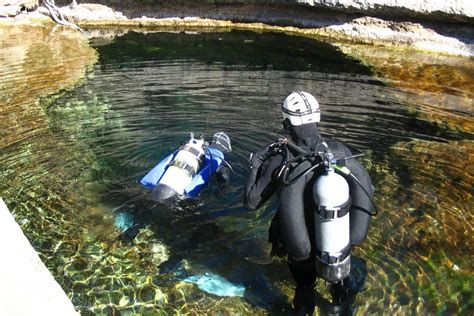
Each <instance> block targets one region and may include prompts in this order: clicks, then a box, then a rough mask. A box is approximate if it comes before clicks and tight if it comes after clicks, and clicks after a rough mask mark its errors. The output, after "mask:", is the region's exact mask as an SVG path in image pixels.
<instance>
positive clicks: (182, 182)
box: [152, 133, 204, 200]
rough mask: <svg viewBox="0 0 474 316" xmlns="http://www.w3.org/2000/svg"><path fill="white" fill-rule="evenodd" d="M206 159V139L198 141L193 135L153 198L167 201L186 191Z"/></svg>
mask: <svg viewBox="0 0 474 316" xmlns="http://www.w3.org/2000/svg"><path fill="white" fill-rule="evenodd" d="M203 157H204V139H202V138H201V139H196V138H194V135H193V134H192V133H191V137H190V139H189V141H188V142H187V143H186V144H184V145H182V146H181V147H180V149H179V151H178V152H177V154H176V155H175V157H174V158H173V160H172V161H171V162H170V164H169V167H168V168H167V170H166V172H165V173H164V174H163V177H162V178H161V180H160V182H159V183H158V184H157V185H156V187H155V188H154V189H153V193H152V195H153V197H154V198H155V199H158V200H166V199H167V198H170V197H172V196H174V195H176V194H184V190H185V189H186V188H187V187H188V185H189V184H190V183H191V182H192V181H193V177H194V175H195V174H196V172H197V171H198V170H199V168H200V166H201V164H202V162H203Z"/></svg>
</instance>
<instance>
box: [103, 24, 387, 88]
mask: <svg viewBox="0 0 474 316" xmlns="http://www.w3.org/2000/svg"><path fill="white" fill-rule="evenodd" d="M97 49H98V51H99V59H100V61H99V64H101V65H102V67H107V65H108V64H111V65H114V66H115V67H127V64H129V65H133V64H134V63H137V62H140V61H147V62H151V61H154V60H155V61H156V60H180V59H182V60H197V61H200V62H203V63H206V64H223V65H224V67H223V69H224V70H226V69H228V70H230V69H232V68H234V67H237V68H242V67H245V69H246V70H266V69H269V70H285V71H317V72H322V73H333V74H337V73H353V74H359V75H370V74H371V70H370V69H369V68H368V67H367V66H364V65H362V64H361V63H360V62H358V61H356V60H354V59H351V58H349V57H348V56H347V55H345V54H344V53H342V52H341V51H340V50H338V49H337V48H336V47H335V46H333V45H331V44H328V43H324V42H319V41H315V40H313V39H308V38H300V37H295V36H288V35H283V34H279V33H264V34H257V33H255V32H250V31H247V32H245V31H230V32H221V33H197V32H189V31H187V32H185V31H182V32H178V33H166V32H159V33H158V32H157V33H148V34H142V33H135V32H130V33H128V34H126V35H125V36H123V37H122V38H118V39H116V40H115V41H114V42H113V43H111V44H110V45H106V46H100V47H98V48H97ZM136 66H140V65H139V64H137V65H136ZM374 83H375V81H374ZM379 84H380V83H379Z"/></svg>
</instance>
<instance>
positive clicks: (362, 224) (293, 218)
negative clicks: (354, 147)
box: [244, 131, 373, 285]
mask: <svg viewBox="0 0 474 316" xmlns="http://www.w3.org/2000/svg"><path fill="white" fill-rule="evenodd" d="M306 134H308V133H306ZM292 135H293V136H298V135H295V133H292ZM310 135H311V136H310V137H306V138H304V139H301V138H297V137H293V140H294V141H295V142H296V144H297V145H298V146H299V147H301V148H302V149H304V150H306V151H316V152H318V151H324V150H325V149H327V148H326V147H325V146H324V145H323V141H324V142H325V143H327V145H328V147H329V148H330V150H331V152H332V153H333V154H334V156H335V158H336V159H338V158H343V157H349V156H351V155H352V154H351V151H350V150H349V148H347V147H346V146H345V145H344V144H343V143H341V142H339V141H336V140H331V139H324V138H322V137H321V135H320V134H319V133H317V132H316V133H314V131H313V132H312V133H310ZM288 155H289V157H287V156H288ZM296 155H298V153H296V152H292V151H291V149H288V150H276V149H275V148H273V147H271V146H270V147H266V148H264V149H262V150H260V151H258V152H257V153H255V154H254V157H253V158H252V159H251V162H250V163H251V170H250V174H249V177H248V180H247V183H246V186H245V197H244V204H245V206H246V207H247V208H248V209H250V210H255V209H257V208H258V207H260V206H261V205H262V204H263V203H264V202H265V201H267V200H268V199H269V198H270V197H271V196H272V195H273V194H274V193H275V192H277V193H278V196H279V198H280V207H279V210H278V212H277V213H276V215H275V217H274V219H273V220H272V224H271V227H270V236H269V239H270V241H271V242H272V243H273V250H272V252H274V253H276V254H278V252H279V249H278V248H280V250H281V248H284V249H285V250H286V252H288V254H289V258H288V263H289V266H290V270H291V272H292V274H293V276H294V278H295V281H296V283H297V285H303V284H309V285H311V284H313V283H314V281H315V279H316V271H315V268H314V267H315V263H314V253H315V239H314V215H313V214H314V211H313V194H312V184H313V182H314V180H315V179H316V178H317V176H318V175H319V174H321V173H320V172H318V170H317V169H316V170H314V172H310V173H308V174H307V175H306V176H304V177H301V178H300V179H298V180H297V181H296V182H295V183H294V184H292V185H287V186H284V185H282V184H281V181H280V180H279V179H278V172H279V170H280V167H281V166H282V164H283V163H284V161H287V160H289V159H291V158H292V157H294V156H296ZM305 164H306V165H305ZM308 166H310V162H308V161H306V162H305V161H303V162H301V165H300V166H296V167H295V168H294V169H293V170H294V171H295V172H294V173H295V174H301V172H300V171H301V170H298V168H300V167H301V168H300V169H303V170H305V169H307V168H308ZM346 167H347V168H348V169H349V170H350V171H351V173H352V174H353V175H354V176H355V177H356V178H357V179H359V181H360V182H361V184H362V186H363V187H364V189H365V190H366V191H367V193H368V194H369V195H370V198H369V197H368V196H367V194H366V193H365V192H364V190H363V189H362V188H361V187H360V185H358V184H357V183H356V182H355V180H353V179H351V178H348V179H347V180H348V183H349V187H350V195H351V198H352V204H351V208H350V242H351V245H359V244H361V243H362V242H363V241H364V240H365V238H366V237H367V232H368V229H369V225H370V215H369V214H368V213H367V212H370V213H372V210H373V205H372V202H371V201H370V199H371V198H372V195H373V187H372V183H371V180H370V177H369V175H368V173H367V171H366V170H365V169H364V167H363V166H362V165H361V164H360V163H359V162H358V161H357V160H356V159H348V160H347V164H346ZM290 176H291V175H290Z"/></svg>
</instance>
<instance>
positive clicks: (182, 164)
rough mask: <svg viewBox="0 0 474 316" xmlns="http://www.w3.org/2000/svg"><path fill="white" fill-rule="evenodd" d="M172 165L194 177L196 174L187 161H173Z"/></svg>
mask: <svg viewBox="0 0 474 316" xmlns="http://www.w3.org/2000/svg"><path fill="white" fill-rule="evenodd" d="M171 165H172V166H175V167H177V168H180V169H184V170H186V171H187V172H188V173H189V174H191V175H192V176H194V175H195V174H196V171H195V170H194V168H193V167H192V166H191V165H190V164H188V163H186V162H185V161H173V162H172V163H171Z"/></svg>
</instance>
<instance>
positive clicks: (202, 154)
mask: <svg viewBox="0 0 474 316" xmlns="http://www.w3.org/2000/svg"><path fill="white" fill-rule="evenodd" d="M230 151H232V147H231V144H230V138H229V136H227V134H226V133H224V132H218V133H215V134H214V135H213V136H212V141H211V143H209V144H207V143H206V142H205V141H204V139H203V138H202V137H201V138H194V135H193V134H192V133H191V137H190V139H189V141H188V142H187V143H183V144H182V145H181V146H180V147H179V148H178V149H177V150H176V151H175V152H173V153H172V154H170V155H168V156H167V157H165V158H164V159H163V160H162V161H160V162H159V163H158V164H157V165H156V166H155V167H154V168H153V169H151V170H150V171H149V172H148V173H147V174H146V175H145V176H144V177H143V178H142V179H141V180H140V183H141V184H142V185H143V186H146V187H149V188H152V189H153V191H152V193H151V195H152V199H153V200H155V201H157V202H167V201H169V200H170V199H171V198H174V197H176V196H184V197H196V196H197V195H198V194H199V192H200V191H201V190H202V189H203V188H204V187H206V186H208V185H209V184H210V182H211V181H212V180H213V179H215V180H216V181H218V182H225V181H227V180H228V179H229V174H230V171H231V170H232V167H231V166H230V165H229V164H228V163H227V162H226V161H225V154H226V153H229V152H230Z"/></svg>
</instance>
